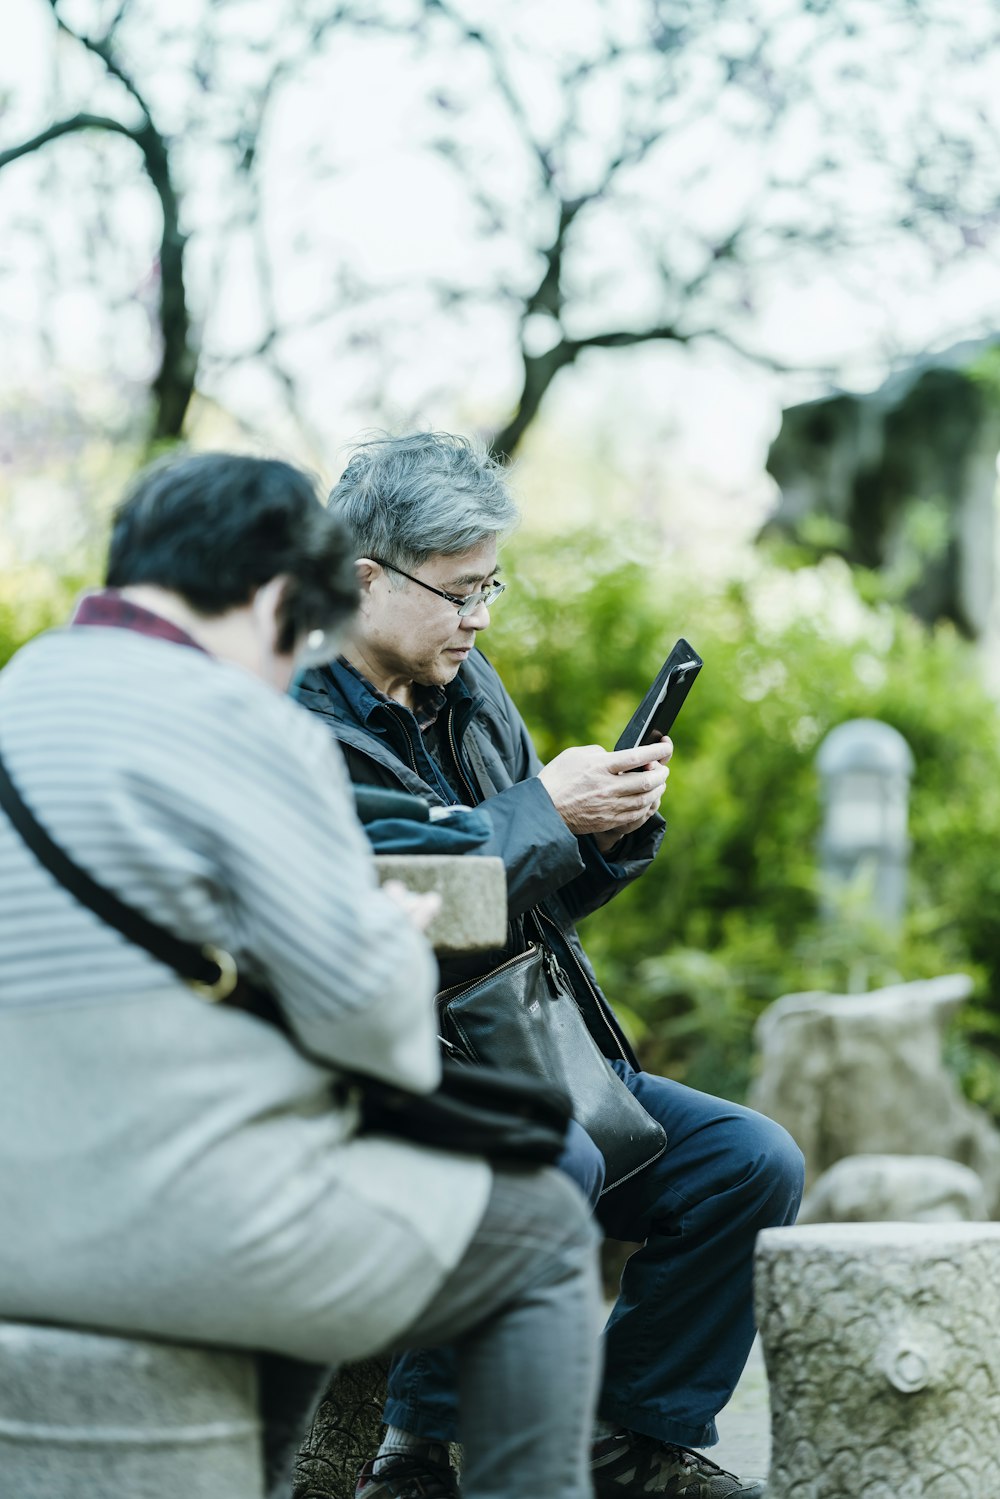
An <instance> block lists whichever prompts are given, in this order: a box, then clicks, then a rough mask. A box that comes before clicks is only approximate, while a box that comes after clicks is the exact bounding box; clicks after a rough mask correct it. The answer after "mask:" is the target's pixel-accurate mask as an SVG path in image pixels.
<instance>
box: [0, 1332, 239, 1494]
mask: <svg viewBox="0 0 1000 1499" xmlns="http://www.w3.org/2000/svg"><path fill="white" fill-rule="evenodd" d="M0 1493H2V1494H3V1495H4V1496H5V1499H263V1493H264V1478H263V1469H262V1462H261V1451H260V1421H259V1418H258V1411H257V1369H256V1361H255V1359H254V1358H253V1356H252V1355H250V1354H246V1353H236V1352H228V1351H227V1352H222V1351H220V1350H218V1349H208V1348H188V1347H182V1346H180V1345H177V1344H172V1343H159V1342H153V1341H151V1340H147V1339H140V1338H127V1337H112V1336H109V1335H107V1334H104V1333H96V1332H95V1333H92V1332H82V1331H76V1330H70V1329H67V1328H61V1327H42V1326H36V1325H28V1324H24V1323H17V1322H0Z"/></svg>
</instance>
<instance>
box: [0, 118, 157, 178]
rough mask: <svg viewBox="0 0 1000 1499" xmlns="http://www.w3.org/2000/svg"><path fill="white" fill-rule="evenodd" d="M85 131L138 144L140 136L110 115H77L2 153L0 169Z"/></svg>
mask: <svg viewBox="0 0 1000 1499" xmlns="http://www.w3.org/2000/svg"><path fill="white" fill-rule="evenodd" d="M84 130H105V131H110V132H111V133H112V134H115V135H124V136H126V137H127V138H128V139H129V140H131V141H136V142H138V134H137V132H136V130H135V127H134V126H132V125H124V124H123V123H122V122H121V120H115V119H112V118H111V117H110V116H109V115H92V114H86V113H81V114H75V115H71V116H70V117H69V119H66V120H59V121H57V122H56V124H54V125H49V126H48V128H47V129H45V130H41V131H39V133H38V134H37V135H33V136H32V137H31V139H30V140H26V141H22V142H21V144H20V145H18V146H10V147H9V148H8V149H7V150H6V151H0V169H2V168H3V167H6V166H9V165H10V163H11V162H12V161H20V159H21V157H22V156H30V155H31V154H32V152H34V151H39V150H41V148H42V147H43V146H47V145H48V144H49V141H57V140H59V138H60V136H63V135H75V134H77V133H78V132H80V131H84Z"/></svg>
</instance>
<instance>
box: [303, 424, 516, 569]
mask: <svg viewBox="0 0 1000 1499" xmlns="http://www.w3.org/2000/svg"><path fill="white" fill-rule="evenodd" d="M330 508H331V509H332V510H335V511H336V513H337V514H338V516H339V517H340V519H341V520H343V521H346V523H347V525H348V527H349V529H350V530H351V532H352V534H353V536H354V543H355V547H356V549H357V555H358V556H359V557H381V558H383V559H384V560H385V561H386V562H390V563H395V564H397V565H398V566H400V567H416V566H419V564H420V563H421V562H425V561H426V560H427V558H428V557H434V556H439V555H445V556H454V555H455V554H456V553H458V552H467V551H469V550H470V549H471V548H472V547H476V546H481V545H482V544H483V543H484V542H486V541H489V540H490V539H491V538H492V537H494V536H503V535H505V534H506V533H507V532H509V531H512V530H513V528H514V526H515V525H516V524H517V520H518V512H517V506H516V505H515V504H514V501H513V500H512V498H511V496H510V493H509V490H508V488H507V474H506V471H505V469H504V467H503V465H502V464H501V463H499V462H498V461H497V459H495V458H494V457H493V456H492V455H491V454H490V453H489V452H488V451H487V449H486V446H485V444H483V443H481V442H477V441H473V440H472V439H470V438H468V437H457V436H454V435H453V434H452V433H450V432H414V433H411V434H409V435H407V436H405V437H389V436H383V437H376V438H372V439H371V440H370V441H368V442H363V443H360V444H359V445H358V447H356V448H355V450H354V452H353V454H352V455H351V459H350V462H349V463H348V465H347V467H346V468H345V470H344V472H343V474H342V475H341V477H340V479H339V480H338V482H337V483H336V484H335V485H334V487H333V490H332V492H331V494H330Z"/></svg>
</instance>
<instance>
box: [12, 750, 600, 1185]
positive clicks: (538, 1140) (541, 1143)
mask: <svg viewBox="0 0 1000 1499" xmlns="http://www.w3.org/2000/svg"><path fill="white" fill-rule="evenodd" d="M0 807H2V808H3V810H4V811H5V812H6V813H7V816H8V817H9V819H10V821H11V823H12V825H13V827H14V828H15V830H16V831H17V832H18V833H19V834H20V835H21V837H22V838H23V839H24V842H25V843H26V844H27V846H28V848H30V849H31V851H32V853H33V854H34V855H35V857H36V858H37V859H38V861H39V863H41V864H42V865H44V867H45V868H46V869H47V870H48V871H49V873H50V874H51V875H53V876H54V878H55V879H56V880H57V881H58V882H59V884H61V885H62V886H63V887H64V888H65V889H66V890H67V891H68V893H69V894H70V895H72V896H73V897H74V899H76V900H78V901H79V902H80V904H81V905H83V906H86V907H87V908H88V909H89V910H91V911H93V912H94V914H95V915H96V916H99V917H100V918H101V920H102V921H104V922H106V923H107V925H108V926H111V927H114V928H115V930H116V931H119V932H121V934H122V936H123V937H127V938H128V940H129V941H130V942H134V943H135V944H136V945H137V946H138V947H142V948H145V950H146V951H147V952H148V953H151V954H152V955H153V957H154V958H157V959H159V961H160V962H161V963H166V964H167V965H168V967H171V968H173V969H174V971H175V972H176V973H177V974H179V976H180V977H181V978H182V979H184V981H185V982H186V983H187V984H188V985H189V986H190V987H191V988H192V989H193V990H194V991H195V992H196V993H198V994H200V995H201V996H202V997H203V998H204V999H206V1000H208V1001H209V1002H210V1003H217V1004H218V1003H224V1004H229V1005H231V1006H233V1007H234V1008H238V1009H243V1010H246V1011H248V1012H249V1013H250V1014H252V1015H255V1016H256V1017H257V1018H258V1019H259V1020H265V1021H268V1022H269V1023H270V1024H272V1025H274V1026H276V1027H277V1028H278V1029H279V1030H281V1031H283V1032H284V1033H285V1034H286V1035H288V1037H289V1039H290V1040H291V1041H292V1043H293V1045H296V1046H298V1048H299V1050H300V1051H305V1048H304V1047H302V1046H301V1044H300V1043H299V1042H298V1040H297V1038H296V1037H295V1036H293V1035H291V1034H290V1032H289V1029H288V1025H287V1023H286V1021H285V1017H284V1015H283V1013H282V1011H281V1009H280V1006H279V1005H277V1004H276V1002H275V1000H274V997H273V995H271V994H270V993H268V991H267V990H266V989H262V988H261V987H260V986H259V985H256V984H253V983H250V982H249V981H248V980H247V979H244V978H241V977H240V975H239V974H238V973H237V969H236V963H235V961H234V960H233V958H232V957H231V956H230V955H229V954H228V953H227V952H223V951H222V949H220V948H217V947H210V946H209V947H199V946H198V945H197V944H196V943H193V942H187V941H185V940H184V938H181V937H175V936H174V935H173V933H172V932H168V931H167V930H166V929H165V928H164V927H161V926H159V925H158V924H157V923H156V922H153V921H150V920H149V919H148V918H147V917H146V916H144V915H143V914H142V913H141V912H140V911H137V910H136V909H135V908H134V907H133V906H130V905H128V904H126V902H125V901H123V900H120V899H119V897H118V896H117V895H116V894H115V893H114V891H112V890H109V889H108V888H107V886H105V885H102V884H100V883H99V882H98V881H97V880H95V879H94V878H93V876H92V875H90V874H89V873H88V872H87V870H85V869H83V868H81V866H80V865H79V864H77V863H75V861H74V860H72V859H71V858H70V857H69V855H68V854H67V853H66V852H65V851H64V850H63V849H62V848H61V847H60V846H59V844H57V843H56V842H55V841H54V840H53V839H52V837H51V836H50V835H49V833H48V832H47V830H46V829H45V828H44V827H43V826H42V824H41V823H40V822H39V821H38V819H37V818H36V817H35V814H34V813H33V812H32V810H31V808H30V807H29V806H28V805H27V803H26V802H25V801H24V799H23V797H22V796H21V793H20V792H19V791H18V789H17V787H16V786H15V785H14V782H13V781H12V780H11V778H10V775H9V773H8V771H7V767H6V766H5V764H4V762H3V758H2V756H0ZM307 1055H308V1053H307ZM313 1060H318V1061H319V1062H320V1065H322V1066H328V1065H329V1063H328V1062H327V1061H326V1060H325V1059H324V1058H318V1059H317V1058H314V1059H313ZM442 1070H443V1075H442V1078H441V1082H440V1085H439V1086H438V1088H437V1089H436V1090H435V1092H433V1093H428V1094H422V1093H410V1092H408V1091H407V1090H406V1089H405V1088H398V1087H393V1086H392V1085H391V1084H389V1083H384V1082H382V1081H380V1080H379V1079H377V1078H373V1077H369V1076H362V1075H361V1074H359V1073H353V1074H350V1075H349V1076H348V1078H347V1081H346V1087H347V1089H348V1092H349V1093H350V1094H352V1095H353V1096H354V1097H355V1099H356V1100H357V1102H358V1103H359V1105H360V1110H361V1122H362V1123H361V1127H362V1129H363V1130H365V1131H368V1132H371V1133H376V1132H377V1133H379V1134H393V1135H398V1136H400V1137H401V1138H403V1139H406V1140H412V1141H414V1142H415V1143H417V1144H422V1145H433V1146H438V1147H440V1148H441V1149H444V1150H456V1151H459V1152H461V1153H463V1154H466V1155H481V1156H486V1157H487V1158H488V1159H489V1160H492V1161H497V1162H501V1163H504V1164H506V1163H513V1164H521V1165H550V1164H551V1163H552V1162H554V1161H555V1160H557V1159H558V1157H559V1155H560V1154H561V1152H562V1149H563V1146H564V1145H565V1141H566V1127H567V1125H568V1123H569V1120H570V1117H571V1114H572V1105H571V1103H570V1100H569V1099H568V1098H567V1097H566V1096H565V1094H563V1093H561V1092H560V1091H559V1089H558V1088H553V1087H552V1086H551V1085H549V1084H543V1083H540V1082H536V1081H535V1080H534V1079H533V1078H531V1077H521V1076H515V1075H511V1074H509V1073H504V1072H500V1071H497V1070H496V1069H494V1068H492V1067H490V1068H487V1067H477V1066H475V1065H471V1064H470V1063H468V1062H465V1063H457V1062H454V1061H449V1060H446V1061H445V1062H444V1064H443V1069H442Z"/></svg>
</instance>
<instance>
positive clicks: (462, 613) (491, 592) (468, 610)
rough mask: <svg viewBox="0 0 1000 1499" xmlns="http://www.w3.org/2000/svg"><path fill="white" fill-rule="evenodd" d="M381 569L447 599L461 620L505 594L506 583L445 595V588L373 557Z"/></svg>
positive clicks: (391, 563)
mask: <svg viewBox="0 0 1000 1499" xmlns="http://www.w3.org/2000/svg"><path fill="white" fill-rule="evenodd" d="M372 561H373V562H377V563H378V565H379V567H387V568H388V569H389V571H390V572H393V573H399V575H400V577H401V578H409V580H410V582H411V583H417V584H419V586H420V587H421V588H426V589H427V592H428V593H436V594H437V596H438V598H439V599H447V600H448V602H449V604H454V605H455V608H456V609H457V610H458V617H459V619H466V618H467V617H468V616H469V615H470V614H475V612H476V610H477V609H478V608H479V606H480V604H492V603H493V602H494V601H495V600H496V599H498V598H499V597H500V595H501V594H502V593H503V591H504V589H505V587H506V586H507V585H506V584H505V583H496V582H494V583H491V584H490V586H489V588H480V589H479V591H478V592H477V593H466V594H461V593H445V591H444V589H443V588H435V587H434V586H433V585H432V584H431V583H425V582H424V580H423V579H422V578H415V577H414V576H413V574H412V573H404V571H403V569H402V568H401V567H397V566H396V565H395V563H393V562H383V561H382V558H381V557H373V558H372Z"/></svg>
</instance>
